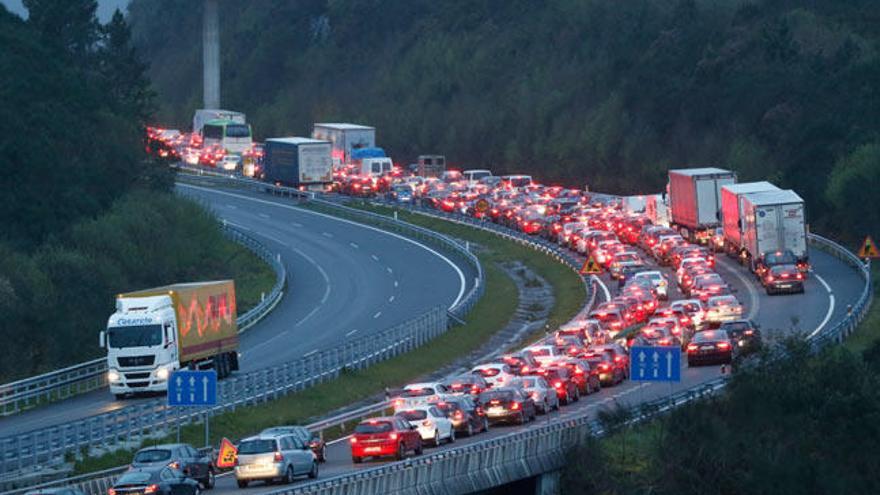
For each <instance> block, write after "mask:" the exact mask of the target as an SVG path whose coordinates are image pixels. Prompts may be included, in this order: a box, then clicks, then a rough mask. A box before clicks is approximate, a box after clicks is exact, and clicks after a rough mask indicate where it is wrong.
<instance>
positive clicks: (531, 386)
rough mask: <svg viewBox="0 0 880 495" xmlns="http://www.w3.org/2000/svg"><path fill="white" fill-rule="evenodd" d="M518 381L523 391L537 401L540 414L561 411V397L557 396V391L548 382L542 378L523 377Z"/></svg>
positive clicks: (536, 405) (536, 404)
mask: <svg viewBox="0 0 880 495" xmlns="http://www.w3.org/2000/svg"><path fill="white" fill-rule="evenodd" d="M518 381H519V384H520V385H521V386H522V389H523V391H524V392H525V393H526V394H528V395H529V396H530V397H531V398H532V400H533V401H535V407H536V408H537V409H538V412H539V413H540V414H547V413H548V412H550V411H552V410H554V409H557V410H558V409H559V396H558V395H557V394H556V389H554V388H553V387H551V386H550V385H549V384H548V383H547V381H546V380H544V379H543V378H541V377H540V376H523V377H521V378H520V379H519V380H518Z"/></svg>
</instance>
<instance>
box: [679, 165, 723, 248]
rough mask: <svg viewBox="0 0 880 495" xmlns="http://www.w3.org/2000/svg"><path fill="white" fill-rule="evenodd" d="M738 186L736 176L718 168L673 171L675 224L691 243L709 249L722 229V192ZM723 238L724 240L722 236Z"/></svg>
mask: <svg viewBox="0 0 880 495" xmlns="http://www.w3.org/2000/svg"><path fill="white" fill-rule="evenodd" d="M735 183H736V173H734V172H731V171H730V170H723V169H720V168H714V167H705V168H685V169H677V170H670V171H669V210H670V219H671V224H672V226H674V227H678V229H679V230H680V231H681V234H682V236H683V237H685V238H686V239H688V240H690V241H691V242H696V243H698V244H703V245H709V244H710V241H711V240H712V239H714V237H715V236H716V229H718V227H719V226H720V225H721V188H722V187H724V186H726V185H729V184H735ZM719 238H720V236H719Z"/></svg>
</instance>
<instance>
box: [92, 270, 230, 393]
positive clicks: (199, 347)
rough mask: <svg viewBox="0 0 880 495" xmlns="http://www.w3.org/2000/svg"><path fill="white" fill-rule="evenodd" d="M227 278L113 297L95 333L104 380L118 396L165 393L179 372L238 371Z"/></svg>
mask: <svg viewBox="0 0 880 495" xmlns="http://www.w3.org/2000/svg"><path fill="white" fill-rule="evenodd" d="M235 308H236V305H235V284H234V282H233V281H232V280H220V281H216V282H195V283H187V284H174V285H167V286H164V287H156V288H154V289H146V290H141V291H137V292H129V293H126V294H119V295H118V296H116V312H115V313H113V314H112V315H110V318H109V320H108V321H107V330H105V331H102V332H101V335H100V345H101V347H102V348H105V349H107V368H108V373H107V379H108V382H109V383H110V392H111V393H112V394H114V395H115V396H116V397H117V398H121V397H123V396H125V395H128V394H136V393H145V392H165V391H167V390H168V377H170V376H171V373H172V372H174V371H175V370H178V369H180V368H187V367H190V368H196V369H203V368H213V369H215V370H217V376H218V378H224V377H226V376H228V375H229V373H230V372H232V371H234V370H237V369H238V324H237V323H236V312H235Z"/></svg>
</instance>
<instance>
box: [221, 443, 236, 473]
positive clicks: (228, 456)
mask: <svg viewBox="0 0 880 495" xmlns="http://www.w3.org/2000/svg"><path fill="white" fill-rule="evenodd" d="M237 455H238V449H236V448H235V445H233V444H232V442H230V441H229V440H228V439H226V438H224V439H223V440H221V441H220V454H219V455H218V456H217V467H218V468H223V469H227V468H231V467H235V458H236V456H237Z"/></svg>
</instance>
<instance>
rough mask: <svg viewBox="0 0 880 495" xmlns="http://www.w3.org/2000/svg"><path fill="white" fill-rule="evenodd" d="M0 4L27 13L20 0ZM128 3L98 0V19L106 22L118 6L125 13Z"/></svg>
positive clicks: (21, 13) (19, 12) (126, 1)
mask: <svg viewBox="0 0 880 495" xmlns="http://www.w3.org/2000/svg"><path fill="white" fill-rule="evenodd" d="M0 4H3V5H4V6H6V8H7V9H9V10H10V11H11V12H14V13H16V14H18V15H20V16H22V17H25V16H26V15H27V9H25V8H24V6H23V5H22V3H21V0H0ZM127 5H128V0H98V19H100V21H101V22H107V21H109V20H110V16H112V15H113V11H114V10H116V9H117V8H119V9H120V10H122V12H123V13H125V7H126V6H127Z"/></svg>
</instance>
